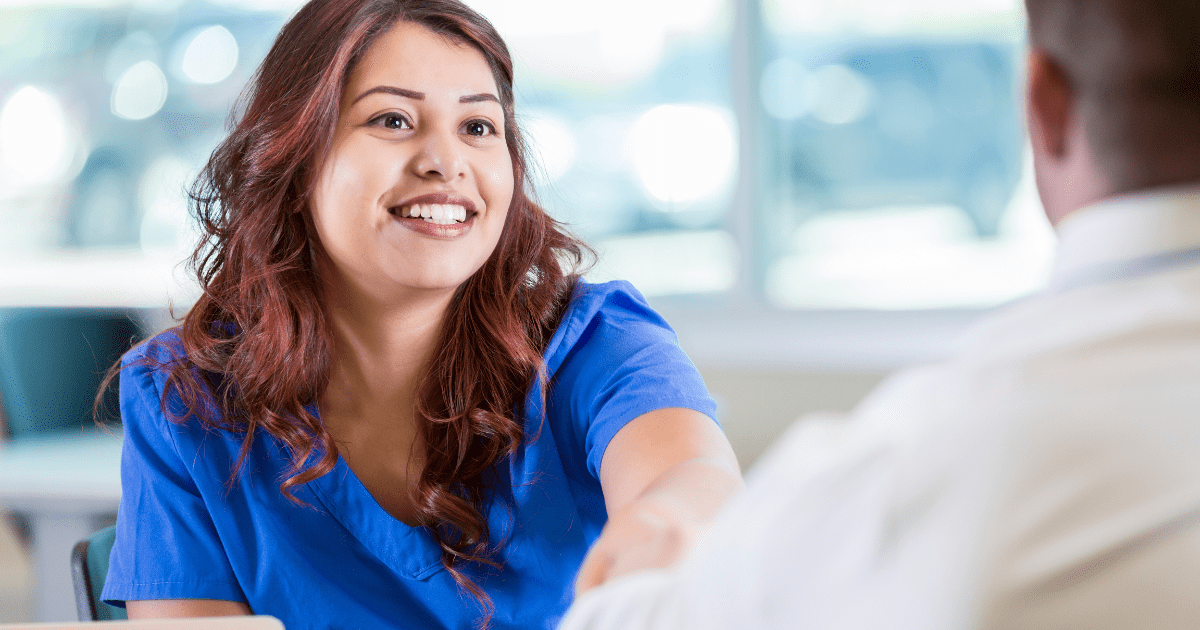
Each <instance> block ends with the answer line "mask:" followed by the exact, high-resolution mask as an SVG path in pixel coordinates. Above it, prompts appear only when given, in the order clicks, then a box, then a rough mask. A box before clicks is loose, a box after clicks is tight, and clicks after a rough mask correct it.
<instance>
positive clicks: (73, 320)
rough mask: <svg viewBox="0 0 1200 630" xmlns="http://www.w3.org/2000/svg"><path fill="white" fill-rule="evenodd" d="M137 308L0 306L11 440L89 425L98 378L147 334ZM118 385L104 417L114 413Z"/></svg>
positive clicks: (0, 382) (0, 358)
mask: <svg viewBox="0 0 1200 630" xmlns="http://www.w3.org/2000/svg"><path fill="white" fill-rule="evenodd" d="M141 316H142V312H141V311H140V310H138V309H108V308H41V307H31V308H21V307H18V308H0V404H2V405H3V407H4V419H5V421H6V424H7V435H6V436H3V437H7V438H8V439H10V440H23V439H30V438H33V439H36V438H39V437H44V436H47V435H51V434H54V433H62V432H78V431H79V430H80V429H91V428H93V427H95V423H94V420H93V415H92V409H93V403H94V401H95V400H96V392H97V391H98V390H99V388H100V382H101V379H102V378H103V377H104V373H105V372H106V371H107V370H108V368H109V367H111V366H112V365H113V363H115V362H116V361H117V359H119V358H120V357H121V355H122V354H124V353H125V351H126V350H128V349H129V348H130V346H132V345H133V344H134V343H135V342H137V341H138V340H140V339H142V338H143V337H144V336H145V334H144V330H143V326H142V325H141V323H140V319H141ZM116 407H117V398H116V387H112V388H110V389H109V390H108V391H107V392H105V397H104V404H103V405H102V409H101V412H102V418H101V419H102V420H105V421H118V422H119V421H120V418H119V416H117V415H116V413H114V412H115V410H116Z"/></svg>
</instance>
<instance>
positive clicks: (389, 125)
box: [372, 114, 412, 129]
mask: <svg viewBox="0 0 1200 630" xmlns="http://www.w3.org/2000/svg"><path fill="white" fill-rule="evenodd" d="M372 122H374V123H375V124H376V125H378V126H380V127H383V128H385V129H412V125H410V124H408V121H407V120H405V118H404V117H403V116H401V115H400V114H384V115H382V116H380V117H378V118H376V119H375V120H374V121H372Z"/></svg>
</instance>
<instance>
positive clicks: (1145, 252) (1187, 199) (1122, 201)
mask: <svg viewBox="0 0 1200 630" xmlns="http://www.w3.org/2000/svg"><path fill="white" fill-rule="evenodd" d="M1056 230H1057V232H1058V238H1059V243H1058V252H1057V254H1056V256H1055V262H1054V271H1053V272H1052V273H1051V280H1050V286H1051V288H1052V289H1053V288H1054V287H1063V288H1065V287H1069V286H1072V285H1077V284H1083V283H1086V281H1085V280H1083V279H1085V278H1087V277H1088V276H1089V275H1096V276H1097V279H1098V280H1103V278H1101V276H1103V275H1106V274H1108V273H1109V272H1108V271H1105V270H1106V269H1114V270H1115V269H1121V268H1123V267H1128V266H1129V263H1131V262H1135V261H1137V262H1141V263H1142V264H1139V265H1133V266H1132V267H1129V268H1130V269H1144V270H1146V271H1153V270H1154V268H1155V267H1170V266H1175V265H1177V264H1181V259H1180V257H1179V256H1178V255H1177V253H1180V252H1186V251H1189V250H1195V249H1197V248H1200V184H1193V185H1188V186H1179V187H1172V188H1158V189H1153V190H1148V191H1142V192H1137V193H1133V194H1129V195H1122V196H1120V197H1113V198H1111V199H1106V200H1104V201H1101V202H1099V203H1096V204H1093V205H1091V206H1089V207H1086V208H1082V209H1080V210H1077V211H1075V212H1072V213H1071V214H1070V215H1068V216H1067V217H1066V218H1065V219H1063V220H1062V221H1061V222H1060V223H1059V224H1058V227H1057V228H1056ZM1184 258H1185V259H1186V258H1187V257H1186V256H1185V257H1184ZM1182 262H1183V263H1184V264H1186V263H1187V261H1186V260H1182ZM1131 275H1134V274H1131ZM1114 279H1115V278H1114Z"/></svg>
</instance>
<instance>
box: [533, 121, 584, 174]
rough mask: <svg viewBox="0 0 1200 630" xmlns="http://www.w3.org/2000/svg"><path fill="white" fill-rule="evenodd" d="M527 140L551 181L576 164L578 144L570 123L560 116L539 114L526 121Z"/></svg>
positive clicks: (543, 171) (543, 172) (538, 162)
mask: <svg viewBox="0 0 1200 630" xmlns="http://www.w3.org/2000/svg"><path fill="white" fill-rule="evenodd" d="M522 126H523V127H524V135H525V140H526V142H527V143H528V144H529V146H530V148H531V149H532V150H533V151H532V153H533V158H534V162H535V163H536V164H538V165H540V166H541V171H542V174H544V175H545V177H546V179H547V180H548V181H550V182H553V181H555V180H557V179H558V178H560V177H562V176H563V175H564V174H565V173H566V172H567V171H569V170H571V167H572V166H574V165H575V155H576V152H577V151H578V143H577V142H576V140H575V134H574V133H572V132H571V127H570V125H569V124H568V123H567V121H566V120H564V119H563V118H562V116H559V115H557V114H554V113H552V112H546V111H536V112H532V113H531V114H529V115H528V116H527V118H526V120H525V121H523V125H522Z"/></svg>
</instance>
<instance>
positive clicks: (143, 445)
mask: <svg viewBox="0 0 1200 630" xmlns="http://www.w3.org/2000/svg"><path fill="white" fill-rule="evenodd" d="M141 351H142V349H139V350H136V351H135V352H134V353H131V355H130V356H132V357H134V359H132V360H131V359H129V358H127V359H126V362H125V364H124V365H123V367H122V370H121V376H120V401H121V418H122V421H123V423H124V427H125V437H124V443H123V445H122V447H121V506H120V510H119V511H118V513H117V535H116V541H115V543H114V545H113V549H112V555H111V560H110V563H109V570H108V577H107V579H106V580H105V583H104V591H103V593H102V595H101V598H102V599H103V600H104V601H105V602H108V603H109V604H113V605H116V606H124V603H125V602H126V601H128V600H153V599H221V600H231V601H245V596H244V595H243V593H242V590H241V588H240V587H239V586H238V582H237V579H236V578H235V577H234V573H233V569H232V568H231V566H230V563H229V560H228V557H227V555H226V552H225V550H224V548H222V546H221V542H220V540H219V537H218V535H217V531H216V527H215V526H214V523H213V519H212V517H211V516H210V513H209V511H208V508H207V506H206V503H205V501H204V498H203V497H202V495H201V492H200V491H199V489H198V488H197V485H196V483H195V480H194V479H193V476H192V470H191V466H189V463H188V462H192V466H194V465H195V459H196V456H195V454H193V455H192V456H191V457H190V458H189V457H185V456H182V455H181V453H180V452H179V449H178V446H177V440H176V439H175V431H177V430H181V429H184V428H186V427H187V425H180V424H175V423H172V422H170V421H168V420H167V418H166V416H165V414H164V413H163V411H162V404H161V402H160V401H161V400H162V398H161V390H160V387H159V386H158V385H157V384H156V382H155V375H156V372H159V371H160V370H162V369H163V368H161V367H159V366H157V365H155V364H154V363H153V362H152V361H147V360H145V359H144V358H142V357H143V356H144V355H141Z"/></svg>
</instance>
